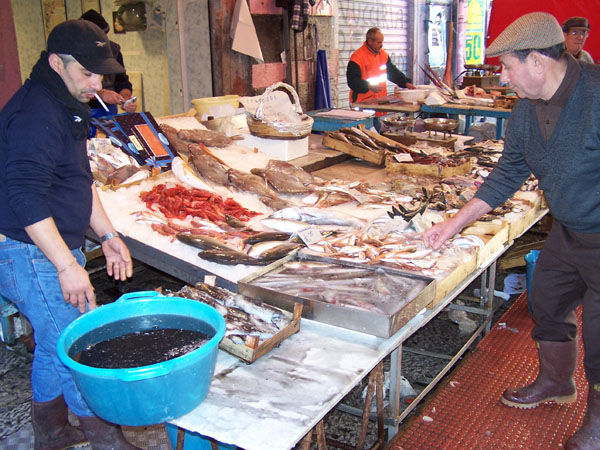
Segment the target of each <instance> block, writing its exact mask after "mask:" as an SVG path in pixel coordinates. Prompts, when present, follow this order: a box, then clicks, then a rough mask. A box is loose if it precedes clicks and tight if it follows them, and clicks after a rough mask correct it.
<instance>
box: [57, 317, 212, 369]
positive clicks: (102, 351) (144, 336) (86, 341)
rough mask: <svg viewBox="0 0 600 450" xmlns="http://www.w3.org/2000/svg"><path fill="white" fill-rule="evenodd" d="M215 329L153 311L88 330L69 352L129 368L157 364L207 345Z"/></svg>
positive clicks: (85, 360) (90, 362)
mask: <svg viewBox="0 0 600 450" xmlns="http://www.w3.org/2000/svg"><path fill="white" fill-rule="evenodd" d="M214 335H215V330H214V329H213V328H212V327H211V326H210V325H209V324H207V323H206V322H204V321H202V320H198V319H194V318H190V317H186V316H176V315H153V316H141V317H134V318H129V319H125V320H120V321H116V322H112V323H109V324H107V325H104V326H101V327H98V328H96V329H94V330H91V331H90V332H88V333H86V334H84V335H83V336H82V337H80V338H79V339H77V341H76V342H75V343H74V344H73V345H72V346H71V348H70V349H69V352H68V353H69V356H70V357H71V358H73V359H74V360H75V361H78V362H79V363H81V364H84V365H86V366H90V367H96V368H105V369H126V368H132V367H141V366H147V365H151V364H157V363H160V362H163V361H168V360H170V359H173V358H176V357H178V356H182V355H185V354H187V353H189V352H192V351H194V350H196V349H198V348H200V347H201V346H202V345H204V344H205V343H206V342H207V341H208V340H209V339H210V338H211V337H212V336H214Z"/></svg>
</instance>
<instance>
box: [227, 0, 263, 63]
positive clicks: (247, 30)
mask: <svg viewBox="0 0 600 450" xmlns="http://www.w3.org/2000/svg"><path fill="white" fill-rule="evenodd" d="M230 35H231V39H232V40H233V43H232V45H231V48H232V49H233V50H235V51H236V52H240V53H243V54H244V55H248V56H252V57H253V58H256V59H257V60H259V61H260V62H261V63H262V62H264V60H263V55H262V51H261V49H260V44H259V42H258V36H257V35H256V28H254V23H253V22H252V16H251V15H250V9H248V3H246V0H237V3H236V5H235V10H234V12H233V20H232V21H231V33H230Z"/></svg>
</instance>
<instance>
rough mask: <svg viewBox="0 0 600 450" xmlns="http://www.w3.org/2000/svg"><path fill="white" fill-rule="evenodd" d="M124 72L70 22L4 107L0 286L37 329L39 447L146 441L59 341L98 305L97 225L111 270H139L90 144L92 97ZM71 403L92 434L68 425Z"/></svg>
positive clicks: (83, 27)
mask: <svg viewBox="0 0 600 450" xmlns="http://www.w3.org/2000/svg"><path fill="white" fill-rule="evenodd" d="M120 71H123V67H122V66H121V65H120V64H119V63H118V62H117V61H116V60H115V59H114V58H113V56H112V53H111V50H110V45H109V43H108V39H107V37H106V34H104V32H103V31H102V30H100V28H98V27H97V26H96V25H94V24H92V23H90V22H86V21H84V20H70V21H67V22H63V23H61V24H59V25H57V26H56V27H55V28H54V29H53V30H52V31H51V33H50V35H49V36H48V43H47V51H43V52H42V53H41V55H40V58H39V60H38V61H37V63H36V64H35V66H34V67H33V70H32V72H31V75H30V77H29V79H28V80H26V81H25V83H24V84H23V86H22V87H21V88H20V89H19V90H18V91H17V92H16V93H15V95H14V96H13V97H12V98H11V99H10V100H9V102H8V103H7V104H6V105H5V106H4V108H3V109H2V110H1V111H0V211H2V213H1V214H0V294H1V295H2V296H4V297H6V298H7V299H9V300H10V301H11V302H13V303H14V304H15V306H16V307H17V308H18V309H19V311H20V312H21V313H22V314H23V315H24V316H26V317H27V318H28V320H29V321H30V322H31V324H32V326H33V330H34V337H35V341H36V348H35V355H34V358H33V366H32V374H31V385H32V391H33V401H32V424H33V430H34V436H35V448H36V449H59V448H66V447H68V446H71V445H74V444H80V443H83V442H85V441H89V442H90V443H91V444H92V447H93V448H94V449H96V450H98V449H109V448H115V449H134V448H137V447H134V446H132V445H131V444H129V443H128V442H127V441H126V440H125V439H124V437H123V434H122V432H121V429H120V428H119V427H118V426H115V425H113V424H109V423H107V422H105V421H103V420H101V419H100V418H98V417H96V416H95V415H94V414H93V412H92V411H91V410H90V409H89V407H88V405H87V404H86V402H85V400H84V399H83V398H82V396H81V394H80V392H79V390H78V389H77V387H76V386H75V383H74V380H73V378H72V376H71V373H70V371H69V369H68V368H67V367H66V366H64V365H63V364H62V362H61V361H60V359H59V358H58V355H57V349H56V344H57V341H58V337H59V335H60V333H61V332H62V330H63V329H64V328H65V327H66V326H67V325H69V323H71V322H72V321H73V320H75V319H76V318H77V317H79V316H80V315H81V314H82V313H83V312H85V311H86V309H93V308H95V307H96V298H95V295H94V288H93V287H92V285H91V283H90V279H89V276H88V273H87V272H86V270H85V269H84V268H83V266H84V265H85V257H84V255H83V252H82V251H81V247H82V245H83V243H84V239H85V238H84V234H85V232H86V230H87V229H88V227H91V228H92V229H93V230H94V232H95V233H96V234H97V235H98V236H101V238H100V240H101V242H102V251H103V252H104V256H105V258H106V269H107V272H108V274H109V276H114V278H115V279H116V280H124V279H126V278H127V277H130V276H131V275H132V263H131V257H130V255H129V251H128V250H127V247H126V246H125V244H124V243H123V241H122V240H121V238H120V237H119V236H118V234H117V233H116V231H115V230H114V228H113V226H112V224H111V222H110V220H109V219H108V217H107V216H106V213H105V211H104V208H103V207H102V204H101V203H100V199H99V197H98V193H97V192H96V188H95V187H94V185H93V184H92V181H93V180H92V174H91V170H90V165H89V161H88V158H87V152H86V138H87V135H88V127H89V121H90V117H91V115H90V109H89V107H88V105H87V103H88V102H89V101H90V99H91V98H92V97H93V96H94V94H95V93H96V91H98V90H99V89H101V87H102V84H101V83H102V74H105V73H116V72H120ZM65 402H66V403H65ZM67 405H68V407H69V408H71V411H73V413H74V414H76V415H77V416H78V417H79V421H80V424H81V428H82V429H83V432H82V431H81V430H80V429H78V428H74V427H72V426H71V425H70V424H69V422H68V420H67V413H68V410H67Z"/></svg>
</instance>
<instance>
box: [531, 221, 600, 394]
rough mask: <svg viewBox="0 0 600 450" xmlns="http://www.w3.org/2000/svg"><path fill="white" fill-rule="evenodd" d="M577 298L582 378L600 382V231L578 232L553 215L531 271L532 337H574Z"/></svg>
mask: <svg viewBox="0 0 600 450" xmlns="http://www.w3.org/2000/svg"><path fill="white" fill-rule="evenodd" d="M582 303H583V329H582V336H583V343H584V349H585V358H584V367H585V372H586V375H587V378H588V382H590V383H600V233H578V232H575V231H572V230H569V229H567V228H566V227H564V226H563V225H561V224H560V223H558V222H557V221H556V220H555V221H554V223H553V224H552V231H551V232H550V235H549V236H548V239H547V240H546V243H545V245H544V248H543V249H542V251H541V252H540V255H539V257H538V260H537V263H536V265H535V271H534V274H533V280H532V286H531V307H532V310H533V320H534V321H535V327H534V329H533V332H532V336H533V338H534V339H535V340H538V341H560V342H565V341H570V340H573V339H575V337H576V335H577V320H576V317H575V308H576V307H577V306H578V305H580V304H582Z"/></svg>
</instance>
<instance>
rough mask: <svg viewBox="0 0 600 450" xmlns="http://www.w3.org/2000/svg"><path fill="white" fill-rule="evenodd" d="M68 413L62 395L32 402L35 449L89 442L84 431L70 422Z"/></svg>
mask: <svg viewBox="0 0 600 450" xmlns="http://www.w3.org/2000/svg"><path fill="white" fill-rule="evenodd" d="M68 415H69V410H68V408H67V404H66V403H65V400H64V398H63V396H62V395H60V396H58V397H56V398H55V399H54V400H50V401H49V402H31V424H32V425H33V436H34V448H35V450H60V449H63V448H75V447H82V446H84V445H87V444H88V441H87V439H86V437H85V434H83V431H81V430H79V429H78V428H75V427H73V426H71V424H69V421H68Z"/></svg>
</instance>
